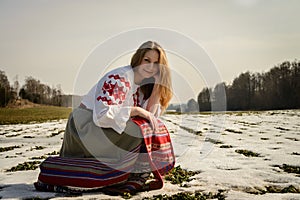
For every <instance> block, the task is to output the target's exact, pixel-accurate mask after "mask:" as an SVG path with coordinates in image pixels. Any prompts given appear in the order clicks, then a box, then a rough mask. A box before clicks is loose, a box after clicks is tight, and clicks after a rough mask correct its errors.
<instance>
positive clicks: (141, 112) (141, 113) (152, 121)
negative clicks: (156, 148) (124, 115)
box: [130, 107, 158, 131]
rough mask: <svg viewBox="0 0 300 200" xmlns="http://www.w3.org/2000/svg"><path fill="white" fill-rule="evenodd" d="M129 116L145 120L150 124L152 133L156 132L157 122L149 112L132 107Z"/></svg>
mask: <svg viewBox="0 0 300 200" xmlns="http://www.w3.org/2000/svg"><path fill="white" fill-rule="evenodd" d="M130 116H131V117H134V116H140V117H142V118H145V119H147V120H148V121H149V122H150V124H151V126H152V128H153V130H154V131H156V130H158V121H157V119H156V117H155V116H154V115H153V114H152V113H151V112H149V111H147V110H145V109H143V108H141V107H132V108H131V113H130Z"/></svg>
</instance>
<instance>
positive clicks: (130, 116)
mask: <svg viewBox="0 0 300 200" xmlns="http://www.w3.org/2000/svg"><path fill="white" fill-rule="evenodd" d="M171 97H172V85H171V74H170V69H169V66H168V62H167V57H166V54H165V51H164V50H163V49H162V47H161V46H160V45H159V44H157V43H156V42H153V41H148V42H145V43H144V44H142V45H141V46H140V47H139V48H138V49H137V51H136V52H135V54H134V55H133V57H132V59H131V64H130V65H129V66H125V67H120V68H117V69H114V70H112V71H110V72H108V73H107V74H105V75H104V76H103V77H102V78H101V79H100V80H99V81H98V83H97V84H96V85H95V86H94V87H93V88H92V89H91V90H90V91H89V92H88V93H87V95H85V96H84V97H83V100H82V102H81V104H80V106H79V108H76V109H74V110H73V112H72V113H71V114H70V117H69V119H68V123H67V127H66V130H65V135H64V140H63V144H62V148H61V151H60V156H59V157H57V158H49V159H46V160H45V161H44V162H43V163H42V164H41V167H40V168H41V173H40V176H39V181H38V182H37V183H35V186H36V188H37V189H38V190H48V191H49V188H50V190H51V188H55V187H52V186H55V185H56V186H57V185H58V186H75V187H82V188H99V187H105V188H106V190H105V191H110V192H112V191H114V192H118V191H121V192H125V191H127V192H136V191H140V190H144V189H145V188H146V185H145V182H146V180H147V178H148V177H149V174H150V173H151V172H152V173H154V175H155V176H156V179H160V180H158V182H157V181H156V184H152V186H151V184H150V185H149V184H148V186H147V189H157V188H160V187H162V181H161V177H160V175H162V174H164V173H166V172H167V171H169V170H170V169H171V168H172V167H173V166H174V162H175V159H174V154H173V149H172V145H171V141H170V138H169V135H168V131H167V129H166V128H165V126H164V125H163V124H162V122H161V121H160V120H158V119H157V117H158V116H159V115H161V114H162V113H163V112H164V110H165V109H166V108H167V106H168V103H169V101H170V99H171ZM51 159H52V160H51ZM53 159H54V160H53ZM55 159H56V160H55ZM87 160H88V164H86V163H87ZM78 163H79V164H78ZM90 164H91V165H92V166H94V165H95V166H97V167H96V168H94V167H90ZM99 164H100V165H101V167H100V168H99ZM87 170H88V172H86V171H87ZM82 171H84V173H83V172H82ZM115 172H117V173H115ZM78 174H80V175H78ZM82 174H84V175H82ZM95 174H96V175H95ZM74 176H75V178H74ZM87 177H88V178H87ZM121 183H122V184H121ZM154 183H155V182H154ZM120 184H121V185H120ZM112 185H113V186H112ZM116 185H117V186H116ZM109 186H110V187H109ZM151 187H152V188H151ZM45 188H46V189H45ZM53 190H54V189H53Z"/></svg>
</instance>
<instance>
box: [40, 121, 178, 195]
mask: <svg viewBox="0 0 300 200" xmlns="http://www.w3.org/2000/svg"><path fill="white" fill-rule="evenodd" d="M132 120H133V121H134V122H135V123H136V124H137V125H138V126H139V127H140V128H141V132H142V134H143V136H144V143H145V146H146V148H142V149H144V151H145V154H143V156H141V155H142V154H141V148H140V146H138V147H137V148H135V149H133V150H132V151H131V152H128V154H127V155H126V156H125V157H124V158H123V159H122V160H121V161H120V162H118V163H105V162H102V161H101V160H98V159H95V158H67V157H58V156H55V157H49V158H47V159H46V160H45V161H43V162H42V164H41V165H40V170H41V172H40V174H39V177H38V180H39V182H42V183H45V184H49V185H56V186H73V187H78V188H90V189H94V188H101V187H106V186H112V185H116V184H118V185H119V184H120V183H124V184H123V187H124V186H126V185H131V186H132V183H133V181H132V180H131V181H130V180H128V178H129V175H130V174H131V173H132V172H134V171H135V169H136V168H139V166H142V165H145V162H148V165H150V167H151V171H152V173H153V174H154V181H153V182H151V183H150V184H148V185H147V190H152V189H159V188H161V187H163V181H162V177H161V176H162V175H164V174H165V173H167V172H168V171H170V170H171V169H172V168H173V167H174V164H175V157H174V152H173V148H172V144H171V140H170V136H169V132H168V130H167V129H166V127H165V126H164V124H163V123H162V122H160V126H159V127H160V128H159V129H158V131H156V132H153V131H152V128H151V126H150V125H149V122H148V121H147V120H145V119H143V118H138V117H136V118H133V119H132ZM145 155H146V156H145ZM126 182H127V183H128V184H126ZM133 184H136V183H133ZM141 188H144V189H145V187H143V186H136V187H134V188H133V189H141Z"/></svg>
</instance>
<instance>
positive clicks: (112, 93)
mask: <svg viewBox="0 0 300 200" xmlns="http://www.w3.org/2000/svg"><path fill="white" fill-rule="evenodd" d="M130 87H131V86H130V82H129V81H127V80H126V77H121V76H119V75H108V76H107V77H106V78H105V79H104V81H103V80H102V81H101V80H100V81H99V83H98V84H97V87H96V92H95V104H94V109H93V121H94V123H95V124H96V125H97V126H99V127H102V128H113V129H114V130H115V131H116V132H118V133H119V134H121V133H122V132H123V131H124V129H125V127H126V122H127V121H128V120H129V118H130V112H131V106H130V105H129V103H128V100H127V101H126V98H127V96H128V94H129V91H130Z"/></svg>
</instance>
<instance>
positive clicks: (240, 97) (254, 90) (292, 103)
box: [198, 61, 300, 111]
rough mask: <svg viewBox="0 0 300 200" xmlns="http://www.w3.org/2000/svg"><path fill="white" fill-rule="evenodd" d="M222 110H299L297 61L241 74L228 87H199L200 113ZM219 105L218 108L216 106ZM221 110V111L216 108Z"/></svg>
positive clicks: (299, 96) (224, 85) (299, 82)
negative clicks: (262, 70) (262, 71)
mask: <svg viewBox="0 0 300 200" xmlns="http://www.w3.org/2000/svg"><path fill="white" fill-rule="evenodd" d="M224 90H225V95H226V98H225V100H226V103H227V105H226V107H227V109H226V110H232V111H235V110H271V109H272V110H273V109H296V108H300V62H299V61H294V62H288V61H286V62H283V63H281V64H279V65H277V66H275V67H273V68H272V69H270V71H268V72H265V73H250V72H245V73H241V74H240V75H239V76H238V77H237V78H235V79H234V80H233V82H232V84H229V85H226V84H225V83H219V84H217V85H216V86H215V87H214V88H207V87H206V88H203V90H202V91H201V92H200V94H199V95H198V106H199V110H200V111H211V107H212V103H214V105H216V106H215V108H214V110H218V107H224V106H222V105H220V104H222V103H224V101H223V98H224V97H223V96H224V93H223V91H224ZM218 105H219V106H218ZM220 110H221V109H220Z"/></svg>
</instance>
